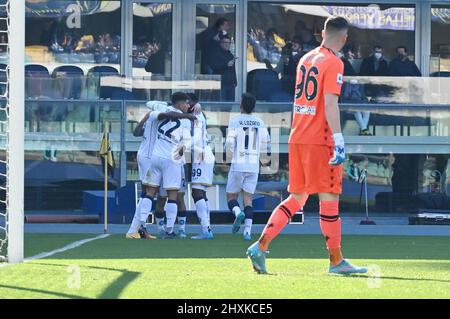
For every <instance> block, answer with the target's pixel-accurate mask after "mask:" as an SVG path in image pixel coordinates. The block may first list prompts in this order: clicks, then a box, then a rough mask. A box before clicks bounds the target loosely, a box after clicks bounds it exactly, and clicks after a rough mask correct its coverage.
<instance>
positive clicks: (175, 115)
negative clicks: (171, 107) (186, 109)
mask: <svg viewBox="0 0 450 319" xmlns="http://www.w3.org/2000/svg"><path fill="white" fill-rule="evenodd" d="M167 119H169V120H171V121H172V120H182V119H186V120H190V121H196V120H197V117H196V116H195V115H194V114H191V113H180V112H164V113H159V114H158V121H162V120H167Z"/></svg>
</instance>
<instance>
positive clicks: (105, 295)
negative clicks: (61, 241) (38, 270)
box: [33, 261, 140, 299]
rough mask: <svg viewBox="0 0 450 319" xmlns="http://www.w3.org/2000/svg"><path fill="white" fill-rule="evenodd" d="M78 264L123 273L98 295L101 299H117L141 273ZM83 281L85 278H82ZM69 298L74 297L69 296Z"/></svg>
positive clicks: (57, 265) (35, 264)
mask: <svg viewBox="0 0 450 319" xmlns="http://www.w3.org/2000/svg"><path fill="white" fill-rule="evenodd" d="M33 265H34V266H45V267H49V266H50V267H64V268H67V267H69V266H71V265H63V264H52V263H42V262H39V261H36V262H33ZM72 265H73V264H72ZM75 265H76V264H75ZM76 266H78V267H80V268H86V269H94V270H102V271H112V272H119V273H121V274H120V276H119V277H118V278H116V279H115V280H114V281H113V282H112V283H111V284H110V285H109V286H108V287H106V289H105V290H104V291H103V292H102V293H101V294H100V295H99V296H97V297H96V298H99V299H117V298H119V296H120V294H121V292H122V291H123V290H125V288H126V287H127V286H128V285H129V284H130V283H131V282H133V281H134V280H135V279H136V278H137V277H139V275H140V273H139V272H136V271H129V270H127V269H115V268H107V267H99V266H80V265H76ZM81 281H83V278H81ZM68 298H73V297H68ZM80 298H81V297H80Z"/></svg>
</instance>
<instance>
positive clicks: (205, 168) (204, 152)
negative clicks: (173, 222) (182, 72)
mask: <svg viewBox="0 0 450 319" xmlns="http://www.w3.org/2000/svg"><path fill="white" fill-rule="evenodd" d="M188 96H189V98H190V105H191V109H192V110H193V109H194V108H195V107H196V106H197V108H200V109H201V107H200V105H199V103H198V98H197V96H196V95H195V94H193V93H188ZM197 119H198V120H197V121H196V122H195V123H194V126H193V132H192V138H193V141H192V144H193V147H192V151H191V155H192V174H191V185H192V198H193V200H194V203H195V208H196V211H197V217H198V219H199V220H200V224H201V226H202V231H201V233H200V234H198V235H196V236H193V237H191V239H213V238H214V236H213V233H212V231H211V223H210V214H209V206H208V199H207V198H206V189H207V187H208V186H211V185H212V182H213V177H214V154H213V152H212V149H211V147H210V146H209V137H208V132H207V131H206V124H207V123H206V117H205V115H204V114H203V113H200V114H198V115H197Z"/></svg>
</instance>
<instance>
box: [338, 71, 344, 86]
mask: <svg viewBox="0 0 450 319" xmlns="http://www.w3.org/2000/svg"><path fill="white" fill-rule="evenodd" d="M337 83H338V84H342V83H344V77H343V76H342V74H341V73H338V75H337Z"/></svg>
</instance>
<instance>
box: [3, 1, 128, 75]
mask: <svg viewBox="0 0 450 319" xmlns="http://www.w3.org/2000/svg"><path fill="white" fill-rule="evenodd" d="M26 9H27V11H26V25H25V28H26V49H25V50H26V63H27V64H40V65H44V66H45V67H46V68H47V69H48V70H49V72H50V73H52V71H53V69H54V68H56V67H57V66H59V65H66V64H71V65H77V66H79V67H80V68H81V69H82V70H83V72H84V74H88V71H89V70H90V69H91V68H92V67H93V66H95V65H99V64H101V65H109V66H112V67H114V68H115V69H116V70H118V71H120V28H121V13H120V1H104V2H103V3H102V2H99V1H83V4H82V5H81V4H79V3H77V2H74V1H70V2H69V1H59V0H58V1H31V0H27V1H26ZM0 41H1V39H0Z"/></svg>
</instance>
